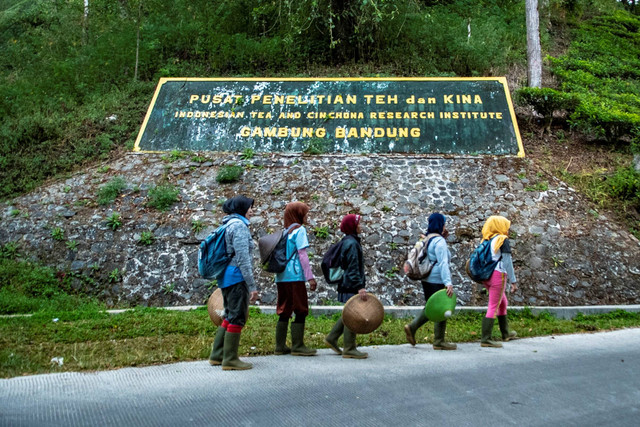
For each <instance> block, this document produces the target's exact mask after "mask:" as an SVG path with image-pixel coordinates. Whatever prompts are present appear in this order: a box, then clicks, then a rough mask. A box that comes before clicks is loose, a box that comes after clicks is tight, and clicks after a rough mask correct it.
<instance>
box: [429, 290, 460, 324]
mask: <svg viewBox="0 0 640 427" xmlns="http://www.w3.org/2000/svg"><path fill="white" fill-rule="evenodd" d="M456 301H457V298H456V294H455V292H454V293H453V294H452V295H451V297H449V296H448V295H447V290H446V289H440V290H439V291H438V292H436V293H434V294H433V295H431V296H430V297H429V301H427V304H426V305H425V307H424V314H425V315H426V316H427V317H428V318H429V320H431V321H432V322H442V321H443V320H446V319H448V318H449V317H451V316H452V315H453V313H454V312H455V310H456Z"/></svg>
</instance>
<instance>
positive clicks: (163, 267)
mask: <svg viewBox="0 0 640 427" xmlns="http://www.w3.org/2000/svg"><path fill="white" fill-rule="evenodd" d="M201 156H206V157H207V159H206V160H203V159H202V158H195V160H197V161H194V159H193V158H191V156H189V157H187V158H183V159H177V160H174V161H172V160H171V157H172V156H171V155H170V154H166V155H160V154H134V153H131V154H127V155H125V156H124V157H122V158H120V159H118V160H116V161H113V162H111V163H109V164H105V165H102V166H101V167H98V168H94V169H89V170H86V171H84V172H82V173H79V174H76V175H74V176H72V177H70V178H68V179H66V180H64V181H60V182H56V183H53V184H51V185H47V186H44V187H42V188H40V189H39V190H38V191H36V192H33V193H31V194H28V195H25V196H22V197H19V198H16V199H14V200H11V201H9V202H6V203H4V204H3V205H0V214H1V215H2V225H1V226H0V244H6V243H7V242H18V244H19V246H20V248H21V252H22V253H24V254H26V255H27V256H28V257H31V258H33V259H35V260H38V261H40V262H42V263H45V264H47V265H52V266H55V267H56V268H58V269H60V270H61V271H63V272H66V273H67V274H72V275H73V277H74V286H75V287H77V288H82V289H85V290H88V291H89V292H91V293H92V294H95V295H98V296H100V297H101V298H102V299H104V300H105V301H107V303H108V304H109V305H116V304H118V305H125V306H126V305H136V304H140V305H153V306H167V305H183V304H202V303H203V302H204V301H205V300H206V298H207V297H208V295H209V294H210V293H211V290H212V289H213V287H212V284H211V283H210V282H208V281H206V280H202V279H200V278H199V277H198V275H197V267H196V256H197V249H198V244H199V242H200V241H201V240H202V239H203V238H204V237H205V236H206V235H207V234H208V233H209V232H211V231H212V230H213V229H214V228H215V226H216V225H217V224H218V222H219V220H220V219H221V218H222V216H223V214H222V212H221V209H220V203H221V201H223V200H224V199H226V198H227V197H230V196H233V195H235V194H245V195H247V196H250V197H254V198H255V199H256V205H255V208H256V214H255V216H254V217H253V218H252V219H251V229H252V233H253V235H254V238H255V241H256V243H257V238H258V237H260V236H262V235H264V234H265V233H268V232H271V231H273V230H274V229H277V228H278V227H280V226H281V224H282V213H283V209H284V206H285V204H286V203H287V202H289V201H293V200H301V201H305V202H307V203H308V204H309V205H311V212H310V215H309V218H310V219H309V225H308V230H309V238H310V244H311V247H310V250H309V252H310V259H311V264H312V268H313V270H314V272H315V274H316V276H321V272H320V266H319V264H320V260H321V258H322V254H323V253H324V251H326V249H327V248H328V246H329V245H330V244H331V243H333V242H335V241H337V240H338V239H339V238H340V237H341V233H340V232H339V231H338V224H339V221H340V219H341V217H342V216H343V215H344V214H346V213H350V212H357V213H360V214H362V215H363V217H364V233H363V236H362V238H363V250H364V255H365V259H366V270H367V275H368V276H367V280H368V287H367V289H368V290H369V291H371V292H373V293H375V294H376V295H378V296H379V297H380V299H381V301H382V302H383V304H385V305H419V304H421V303H422V304H423V303H424V300H423V299H422V289H421V287H420V284H419V283H416V282H413V281H411V280H408V279H407V278H405V277H403V276H402V275H401V274H399V269H400V267H401V265H402V262H403V260H404V257H405V256H406V253H407V251H408V249H409V247H410V246H411V245H412V244H413V243H414V242H415V240H416V239H417V237H418V236H419V234H420V232H421V231H422V230H425V229H426V225H427V221H426V218H427V216H428V215H429V214H430V213H431V212H433V211H439V212H442V213H443V214H444V215H445V216H446V217H447V219H448V220H447V226H448V228H449V230H450V231H451V235H450V236H449V238H448V243H449V247H450V250H451V254H452V275H453V280H454V284H455V286H456V288H457V293H458V301H459V304H460V305H483V304H484V303H485V302H486V296H483V295H481V294H480V292H479V290H478V289H477V288H478V286H477V285H476V284H474V283H473V282H471V281H470V280H469V279H468V278H467V277H466V274H465V273H464V263H465V262H466V259H467V257H468V255H469V253H470V252H471V250H472V249H473V247H474V246H475V245H476V244H478V243H479V240H480V230H481V228H482V224H483V222H484V220H485V219H486V217H488V216H489V215H493V214H500V215H504V216H506V217H507V218H509V219H510V220H511V221H512V228H511V232H512V236H511V240H512V247H513V252H514V259H515V269H516V276H517V277H518V280H519V290H518V291H517V292H515V293H514V294H513V295H510V296H509V299H510V301H511V303H513V304H514V305H531V306H537V305H551V306H563V305H604V304H637V303H638V302H639V301H640V298H639V296H640V243H639V242H638V240H637V239H636V238H635V237H634V236H633V235H631V234H630V233H629V232H628V231H626V230H625V229H623V228H621V227H619V226H618V225H617V224H615V223H612V222H610V221H609V220H608V219H607V218H606V216H605V215H603V214H601V213H600V214H599V213H597V212H596V211H595V210H594V209H593V207H592V206H590V204H589V203H587V202H586V201H585V200H584V199H583V198H582V197H581V196H580V195H579V194H577V193H576V192H575V191H574V190H573V189H571V188H570V187H569V186H567V185H566V184H565V183H564V182H561V181H558V180H556V179H555V178H553V177H550V176H546V175H545V174H544V173H542V172H541V171H540V170H539V169H538V168H536V166H535V165H534V164H531V162H530V161H529V160H528V159H526V158H525V159H518V158H493V157H470V158H459V157H445V158H443V157H438V158H430V157H426V156H403V155H393V156H386V155H363V156H343V155H322V156H303V155H294V154H292V155H282V154H264V155H257V154H256V155H255V157H253V158H252V159H247V160H242V159H241V158H240V156H239V155H233V154H210V153H207V154H201ZM232 164H242V165H243V166H245V172H244V174H243V176H242V178H241V179H240V181H238V182H236V183H233V184H219V183H217V182H216V179H215V178H216V174H217V173H218V171H219V169H220V168H221V167H222V166H224V165H232ZM115 176H122V177H123V178H124V179H125V180H126V182H127V189H126V190H125V192H124V193H123V194H122V195H121V196H120V197H118V198H117V200H116V201H115V202H114V203H112V204H110V205H107V206H99V205H98V204H97V203H96V197H97V194H98V189H99V187H100V186H102V185H104V184H106V183H107V182H109V181H110V180H111V179H112V178H113V177H115ZM162 182H170V183H172V184H175V185H176V186H177V188H179V189H180V202H179V203H177V204H175V205H173V206H172V207H171V208H170V209H169V210H167V211H166V212H159V211H157V210H155V209H153V208H150V207H147V206H146V202H147V194H148V189H149V188H150V187H153V186H154V185H157V184H158V183H162ZM114 212H117V213H119V214H120V215H121V218H122V226H121V227H119V228H118V229H117V230H115V231H113V230H111V229H110V228H109V227H108V226H107V224H106V219H107V218H108V217H109V216H110V215H111V214H112V213H114ZM193 221H199V222H200V223H201V224H203V225H204V226H205V227H204V228H203V229H201V230H199V232H196V231H195V230H194V229H193ZM56 228H59V229H60V230H63V232H64V238H63V239H62V240H56V239H54V238H53V237H52V230H54V229H56ZM143 231H150V232H152V233H153V235H154V237H155V240H154V242H153V243H152V244H151V245H148V246H147V245H142V244H140V243H138V241H139V240H140V236H141V234H142V232H143ZM327 231H328V236H327V237H322V236H323V234H325V232H327ZM69 242H75V243H69ZM73 246H75V248H74V247H73ZM256 253H257V248H256ZM256 256H257V255H256ZM257 261H258V260H257V259H256V262H255V273H256V275H257V280H258V283H259V284H260V286H261V287H262V303H263V304H273V303H274V301H275V296H276V292H275V285H274V282H273V278H272V275H270V274H267V273H264V272H262V271H261V270H260V268H259V265H258V262H257ZM116 269H117V271H116ZM335 299H336V292H335V289H334V288H333V287H332V286H327V285H326V284H325V283H324V281H323V280H322V279H320V280H318V290H317V292H315V293H310V302H311V303H312V304H320V305H322V304H331V303H332V302H333V301H335Z"/></svg>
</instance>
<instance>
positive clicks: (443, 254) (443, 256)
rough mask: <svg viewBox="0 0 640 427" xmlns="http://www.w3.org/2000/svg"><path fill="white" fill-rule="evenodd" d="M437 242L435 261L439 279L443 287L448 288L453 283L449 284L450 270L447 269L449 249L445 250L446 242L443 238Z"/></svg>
mask: <svg viewBox="0 0 640 427" xmlns="http://www.w3.org/2000/svg"><path fill="white" fill-rule="evenodd" d="M438 240H439V241H438V242H437V243H436V247H435V251H436V259H437V260H438V265H439V266H440V278H441V279H442V283H443V284H444V285H445V286H450V285H453V283H451V269H450V267H449V249H448V248H447V242H446V241H445V240H444V238H442V240H440V239H438Z"/></svg>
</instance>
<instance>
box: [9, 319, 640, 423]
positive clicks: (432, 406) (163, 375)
mask: <svg viewBox="0 0 640 427" xmlns="http://www.w3.org/2000/svg"><path fill="white" fill-rule="evenodd" d="M366 350H367V351H368V352H369V356H370V357H369V359H367V360H347V359H342V358H341V357H339V356H336V355H333V353H330V351H329V350H321V351H320V354H319V355H318V356H317V357H310V358H302V357H292V356H264V357H254V358H251V361H252V362H253V363H254V369H253V370H251V371H244V372H233V371H227V372H223V371H222V370H221V369H220V368H219V367H211V366H209V365H208V363H207V362H206V361H201V362H189V363H176V364H173V365H163V366H152V367H147V368H127V369H120V370H117V371H107V372H95V373H62V374H50V375H36V376H30V377H21V378H13V379H8V380H0V425H3V426H4V425H6V426H146V425H149V426H174V425H194V426H204V425H215V426H254V425H255V426H271V425H274V426H275V425H277V426H301V425H305V426H347V425H358V426H387V425H394V426H395V425H406V426H413V425H425V426H426V425H434V426H435V425H438V426H440V425H445V426H503V425H517V426H602V425H605V426H638V425H640V329H627V330H621V331H614V332H607V333H597V334H585V335H566V336H556V337H542V338H532V339H523V340H518V341H513V342H509V343H506V344H505V348H503V349H488V348H481V347H480V345H479V344H478V343H474V344H462V345H460V346H459V349H458V351H455V352H442V351H433V350H432V349H431V346H428V345H419V346H417V347H415V348H412V347H410V346H408V345H401V346H382V347H370V348H367V349H366Z"/></svg>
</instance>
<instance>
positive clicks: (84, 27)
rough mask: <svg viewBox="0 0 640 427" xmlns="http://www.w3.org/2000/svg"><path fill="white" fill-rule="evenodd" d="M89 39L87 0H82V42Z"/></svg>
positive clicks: (84, 42)
mask: <svg viewBox="0 0 640 427" xmlns="http://www.w3.org/2000/svg"><path fill="white" fill-rule="evenodd" d="M88 39H89V0H84V15H83V16H82V44H87V41H88Z"/></svg>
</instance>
